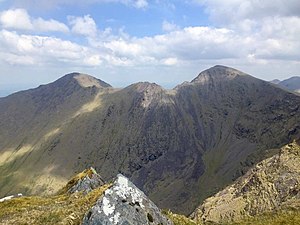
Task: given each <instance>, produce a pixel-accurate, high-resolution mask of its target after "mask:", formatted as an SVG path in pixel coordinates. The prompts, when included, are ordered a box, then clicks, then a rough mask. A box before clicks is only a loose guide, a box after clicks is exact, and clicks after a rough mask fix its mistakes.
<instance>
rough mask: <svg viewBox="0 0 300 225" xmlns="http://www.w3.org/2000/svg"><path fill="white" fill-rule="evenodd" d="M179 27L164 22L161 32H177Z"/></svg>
mask: <svg viewBox="0 0 300 225" xmlns="http://www.w3.org/2000/svg"><path fill="white" fill-rule="evenodd" d="M178 29H179V26H177V25H176V24H175V23H173V22H172V23H170V22H168V21H166V20H164V21H163V23H162V30H163V31H166V32H170V31H174V30H178Z"/></svg>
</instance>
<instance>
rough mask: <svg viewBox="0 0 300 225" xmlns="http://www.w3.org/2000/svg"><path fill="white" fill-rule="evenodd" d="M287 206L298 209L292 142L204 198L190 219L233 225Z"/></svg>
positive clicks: (299, 179) (298, 176)
mask: <svg viewBox="0 0 300 225" xmlns="http://www.w3.org/2000/svg"><path fill="white" fill-rule="evenodd" d="M290 207H292V208H296V209H300V146H299V142H296V141H294V142H293V143H291V144H288V145H286V146H284V147H283V148H281V149H280V151H279V153H278V154H276V155H274V156H273V157H271V158H268V159H266V160H263V161H262V162H260V163H258V164H256V165H255V166H254V167H253V168H252V169H251V170H250V171H248V172H247V173H246V174H245V175H244V176H242V177H241V178H239V179H238V180H237V181H236V182H235V183H234V184H232V185H230V186H228V187H227V188H225V189H224V190H223V191H220V192H219V193H217V194H216V195H214V196H213V197H210V198H208V199H206V200H205V201H204V203H203V204H202V205H201V206H200V207H199V208H197V209H196V211H195V213H194V217H195V219H196V220H197V221H198V222H199V221H202V222H214V223H227V222H237V221H239V220H242V219H243V218H244V217H249V216H250V217H251V216H256V215H259V214H262V213H267V212H273V211H274V210H282V209H287V208H290Z"/></svg>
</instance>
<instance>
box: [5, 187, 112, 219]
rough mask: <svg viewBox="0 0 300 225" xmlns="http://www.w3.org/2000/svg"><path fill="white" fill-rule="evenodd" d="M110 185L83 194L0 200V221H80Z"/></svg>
mask: <svg viewBox="0 0 300 225" xmlns="http://www.w3.org/2000/svg"><path fill="white" fill-rule="evenodd" d="M109 186H110V184H107V185H104V186H102V187H99V188H97V189H95V190H93V191H92V192H90V193H89V194H87V195H83V194H82V193H75V194H72V195H68V194H60V195H56V196H52V197H38V196H32V197H21V198H16V199H12V200H9V201H5V202H3V203H0V224H14V225H21V224H22V225H25V224H28V225H29V224H35V225H39V224H40V225H42V224H74V225H75V224H80V223H81V221H82V219H83V216H84V214H85V213H86V212H87V211H88V209H90V208H91V207H92V206H93V205H94V204H95V202H96V201H97V199H98V198H99V197H100V196H101V195H102V194H103V192H104V191H105V190H106V189H107V188H108V187H109Z"/></svg>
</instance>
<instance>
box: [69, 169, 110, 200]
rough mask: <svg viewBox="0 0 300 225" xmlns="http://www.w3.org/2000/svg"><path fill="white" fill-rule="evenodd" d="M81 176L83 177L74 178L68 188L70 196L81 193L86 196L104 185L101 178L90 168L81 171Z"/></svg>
mask: <svg viewBox="0 0 300 225" xmlns="http://www.w3.org/2000/svg"><path fill="white" fill-rule="evenodd" d="M81 174H82V175H83V176H82V177H81V178H80V179H76V177H75V179H73V180H75V182H74V184H73V185H72V186H70V187H68V193H71V194H72V193H75V192H79V191H83V192H84V193H86V194H87V193H89V192H90V191H92V190H94V189H96V188H97V187H100V186H102V185H103V184H104V183H105V182H104V180H103V179H102V177H101V176H100V175H99V174H98V173H97V172H96V170H95V169H94V168H92V167H91V168H90V169H87V170H85V171H83V172H82V173H81Z"/></svg>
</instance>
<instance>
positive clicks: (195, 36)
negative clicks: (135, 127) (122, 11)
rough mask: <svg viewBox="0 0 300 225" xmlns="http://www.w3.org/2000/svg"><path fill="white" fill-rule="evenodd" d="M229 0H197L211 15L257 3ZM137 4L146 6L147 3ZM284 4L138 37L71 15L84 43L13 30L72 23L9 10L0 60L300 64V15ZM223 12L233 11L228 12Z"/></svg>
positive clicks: (1, 18) (166, 26)
mask: <svg viewBox="0 0 300 225" xmlns="http://www.w3.org/2000/svg"><path fill="white" fill-rule="evenodd" d="M133 2H135V3H137V2H138V1H129V0H123V1H122V3H123V4H133ZM142 2H143V1H142ZM145 2H146V1H145ZM226 2H227V4H228V5H227V7H225V6H224V4H225V3H223V1H220V0H212V1H198V3H201V4H205V6H206V7H207V10H208V12H209V13H210V14H211V15H214V13H215V12H217V11H219V10H221V9H222V7H223V6H224V7H225V8H226V9H227V8H228V7H229V6H231V5H232V6H235V5H237V2H239V3H241V5H243V4H246V3H247V4H250V5H251V4H253V5H255V4H256V3H255V2H256V1H252V0H249V1H245V2H246V3H243V2H244V1H243V2H242V1H240V0H234V1H233V0H231V1H226ZM291 2H292V1H291ZM217 3H218V4H220V5H217ZM139 4H141V5H140V6H143V4H145V3H139ZM262 4H266V3H262ZM221 6H222V7H221ZM248 6H249V5H248ZM255 6H256V5H255ZM134 7H137V6H134ZM143 7H146V6H145V5H144V6H143ZM224 7H223V8H224ZM266 7H267V6H266ZM270 7H271V6H270ZM286 8H287V9H286V10H282V11H280V12H279V11H278V12H277V14H274V13H273V14H272V13H271V12H270V15H271V16H265V17H261V18H260V19H259V20H258V19H256V18H255V17H253V16H251V15H252V13H251V7H250V6H249V8H248V7H246V6H239V7H238V8H237V9H236V8H235V7H233V9H231V10H235V9H236V13H237V15H234V16H236V18H240V19H239V20H237V21H233V22H232V23H229V24H228V25H226V26H225V25H224V26H221V25H220V26H218V27H219V28H216V27H217V26H216V27H213V26H194V27H184V28H180V27H179V26H177V25H176V24H174V23H172V22H168V21H163V22H162V29H163V30H164V32H165V33H164V34H161V35H155V36H148V37H140V38H137V37H132V36H130V35H129V34H126V33H125V32H124V30H120V32H119V33H118V34H115V35H112V30H111V29H110V28H107V29H105V30H99V29H98V28H97V24H96V22H95V20H94V19H93V18H92V17H91V16H90V15H85V16H83V17H72V16H70V17H68V22H69V25H70V30H71V32H73V33H74V34H79V35H82V36H84V37H86V38H87V40H88V42H87V44H86V45H82V44H76V43H74V42H71V41H66V40H63V39H59V38H55V37H46V36H37V35H21V34H18V33H17V32H14V31H12V29H15V30H18V31H19V30H26V29H27V30H33V29H37V30H39V31H43V29H44V28H45V27H47V30H48V31H67V30H68V27H67V26H66V25H65V24H63V23H60V22H58V21H55V20H44V19H42V18H38V19H33V18H31V17H30V16H29V15H28V13H27V11H25V10H22V9H15V10H8V11H5V12H2V13H1V14H0V22H1V24H2V27H3V29H2V31H1V32H0V59H1V61H5V62H7V63H11V64H12V63H14V64H20V65H46V64H49V63H53V64H55V65H57V64H59V63H62V64H63V65H75V66H76V65H78V66H86V67H90V66H99V65H101V66H122V67H134V66H150V67H156V66H164V67H168V66H178V65H180V66H181V65H188V66H195V65H198V64H199V63H201V62H203V61H206V62H208V61H209V62H211V63H212V64H216V63H220V62H221V63H224V62H227V61H228V60H231V62H235V63H243V64H247V63H248V64H250V65H258V64H259V65H263V64H267V63H269V62H271V61H272V62H274V61H277V62H278V61H284V60H289V61H290V62H296V63H297V62H298V63H299V58H300V42H299V40H298V39H299V37H300V18H299V17H298V16H295V15H292V14H293V13H292V12H293V11H292V10H291V12H290V14H291V15H287V14H288V11H289V10H288V9H289V7H286ZM247 10H248V11H247ZM249 10H250V11H249ZM221 11H222V10H221ZM225 11H226V10H225ZM223 13H225V14H226V15H227V14H228V16H229V13H227V12H223ZM231 13H233V11H231ZM225 14H224V15H225ZM279 14H280V15H279ZM8 18H10V19H8ZM20 18H21V19H20ZM228 20H230V21H231V19H228Z"/></svg>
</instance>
